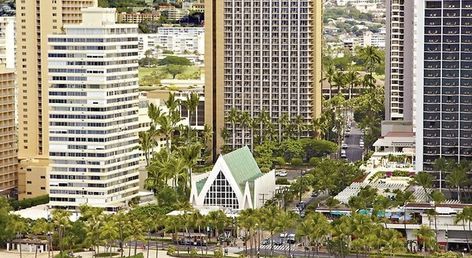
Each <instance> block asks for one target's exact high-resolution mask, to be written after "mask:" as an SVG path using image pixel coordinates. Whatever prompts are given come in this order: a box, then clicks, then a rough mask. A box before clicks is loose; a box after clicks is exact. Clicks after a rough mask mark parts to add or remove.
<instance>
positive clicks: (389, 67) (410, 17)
mask: <svg viewBox="0 0 472 258" xmlns="http://www.w3.org/2000/svg"><path fill="white" fill-rule="evenodd" d="M414 7H415V1H412V0H387V1H386V8H387V10H386V17H387V36H386V38H385V43H386V44H385V45H386V51H385V75H386V76H385V119H386V120H404V121H409V122H412V121H413V120H414V98H413V96H414V83H413V76H414V72H413V70H414V69H413V66H414V48H413V44H414V10H415V8H414Z"/></svg>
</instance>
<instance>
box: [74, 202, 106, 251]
mask: <svg viewBox="0 0 472 258" xmlns="http://www.w3.org/2000/svg"><path fill="white" fill-rule="evenodd" d="M80 214H81V220H82V221H83V222H84V226H85V230H86V232H87V233H86V237H85V243H87V244H88V245H91V246H92V247H93V250H94V252H96V253H99V252H100V244H101V238H100V234H101V231H102V228H103V224H104V222H105V214H104V213H103V209H101V208H97V207H90V206H85V205H83V206H80Z"/></svg>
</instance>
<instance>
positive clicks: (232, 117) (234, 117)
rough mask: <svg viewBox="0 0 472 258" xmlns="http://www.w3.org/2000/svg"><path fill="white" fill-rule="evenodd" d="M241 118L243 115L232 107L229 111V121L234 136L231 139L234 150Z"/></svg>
mask: <svg viewBox="0 0 472 258" xmlns="http://www.w3.org/2000/svg"><path fill="white" fill-rule="evenodd" d="M240 117H241V113H240V112H239V110H237V109H236V108H235V107H232V108H231V109H230V110H229V113H228V120H229V122H230V123H231V126H232V130H231V132H232V134H233V135H232V137H231V139H232V141H233V145H232V148H234V146H235V145H236V123H238V122H239V120H240Z"/></svg>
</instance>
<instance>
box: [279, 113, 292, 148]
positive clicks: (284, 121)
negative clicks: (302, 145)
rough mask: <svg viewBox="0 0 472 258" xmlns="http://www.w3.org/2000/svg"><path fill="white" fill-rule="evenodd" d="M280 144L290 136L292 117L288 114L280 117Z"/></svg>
mask: <svg viewBox="0 0 472 258" xmlns="http://www.w3.org/2000/svg"><path fill="white" fill-rule="evenodd" d="M278 122H279V143H280V142H282V141H283V140H284V139H285V138H286V137H287V136H288V130H287V129H288V127H289V126H290V117H289V116H288V113H283V114H282V116H280V117H279V121H278Z"/></svg>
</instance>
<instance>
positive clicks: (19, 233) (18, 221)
mask: <svg viewBox="0 0 472 258" xmlns="http://www.w3.org/2000/svg"><path fill="white" fill-rule="evenodd" d="M10 223H11V225H9V226H10V227H11V229H12V231H13V232H15V235H16V238H17V239H20V241H19V245H20V248H19V249H20V258H21V257H23V252H22V250H21V249H22V248H21V241H22V240H21V238H22V237H23V234H25V233H26V231H27V225H26V222H25V221H24V220H23V219H22V218H21V217H20V216H18V215H13V216H12V221H11V222H10Z"/></svg>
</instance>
